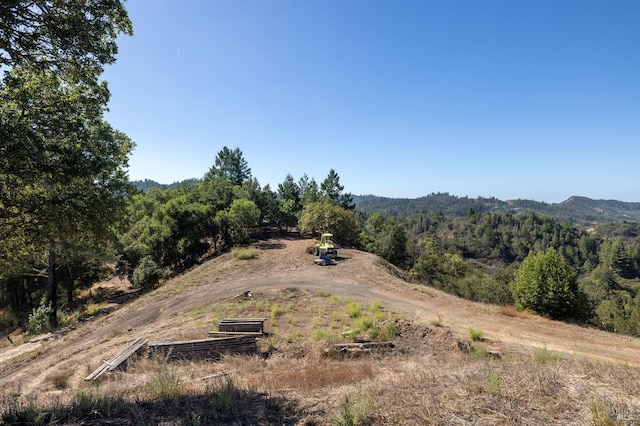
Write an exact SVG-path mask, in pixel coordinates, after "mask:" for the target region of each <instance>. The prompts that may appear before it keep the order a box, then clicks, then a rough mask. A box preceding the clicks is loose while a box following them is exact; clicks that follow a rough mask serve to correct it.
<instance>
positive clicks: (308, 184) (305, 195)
mask: <svg viewBox="0 0 640 426" xmlns="http://www.w3.org/2000/svg"><path fill="white" fill-rule="evenodd" d="M298 187H299V188H300V203H301V204H302V206H306V205H307V204H310V203H315V202H318V201H320V188H319V187H318V183H317V182H316V180H315V179H314V178H311V179H309V176H307V175H306V174H304V175H302V177H301V178H300V180H298Z"/></svg>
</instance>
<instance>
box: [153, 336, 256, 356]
mask: <svg viewBox="0 0 640 426" xmlns="http://www.w3.org/2000/svg"><path fill="white" fill-rule="evenodd" d="M147 348H148V351H149V355H151V356H153V355H162V356H165V357H167V359H169V360H199V359H219V358H220V355H221V354H223V353H233V354H247V353H255V352H256V351H257V350H258V345H257V343H256V337H255V336H244V335H243V336H232V337H221V338H216V339H204V340H190V341H185V342H158V343H149V344H147Z"/></svg>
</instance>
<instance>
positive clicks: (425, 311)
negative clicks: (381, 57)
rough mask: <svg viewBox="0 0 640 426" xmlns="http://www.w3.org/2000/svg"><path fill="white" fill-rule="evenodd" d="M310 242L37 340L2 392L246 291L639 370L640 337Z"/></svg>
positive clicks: (274, 244)
mask: <svg viewBox="0 0 640 426" xmlns="http://www.w3.org/2000/svg"><path fill="white" fill-rule="evenodd" d="M310 244H311V241H310V240H305V239H295V238H286V237H282V238H273V239H270V240H268V241H264V242H262V243H260V244H258V248H259V249H260V252H259V256H258V257H257V258H256V259H252V260H248V261H241V260H237V259H235V258H234V257H233V256H232V255H231V254H226V255H223V256H221V257H219V258H216V259H213V260H211V261H209V262H206V263H205V264H203V265H201V266H199V267H197V268H194V269H192V270H191V271H189V272H187V273H185V274H184V275H182V276H180V277H178V278H176V279H173V280H171V281H170V282H168V283H166V284H165V285H163V286H162V287H161V288H159V289H158V290H156V291H154V292H152V293H149V294H147V295H144V296H142V297H140V298H138V299H137V300H135V301H133V302H131V303H128V304H126V305H123V306H122V307H121V308H120V309H118V310H116V311H114V312H112V313H110V314H108V315H105V316H103V317H101V318H98V319H95V320H92V321H88V322H86V323H83V324H81V325H78V326H77V327H76V328H75V329H73V330H70V331H69V332H67V333H66V334H62V333H61V334H59V335H57V336H56V335H48V336H41V337H39V338H38V339H34V340H32V341H30V342H28V343H24V344H22V345H20V346H14V347H4V348H3V349H2V350H1V352H0V390H1V391H2V392H3V393H5V392H18V393H20V394H22V395H29V394H31V393H36V392H37V391H38V389H39V387H40V386H41V384H42V383H44V382H46V381H48V382H50V381H51V378H52V377H54V376H55V375H56V374H59V373H60V372H61V371H70V372H72V373H73V374H72V377H71V379H70V386H71V387H73V388H75V387H77V386H79V385H80V384H81V383H82V380H83V378H84V377H85V376H86V375H87V374H88V373H90V372H91V371H92V370H93V369H95V368H96V367H98V366H99V365H100V363H101V362H102V360H105V359H108V358H110V357H111V356H112V355H113V354H115V353H116V352H117V351H118V350H119V349H120V348H122V347H123V346H124V345H125V344H126V343H128V342H130V341H131V340H133V339H134V338H135V337H139V336H145V337H147V338H150V339H154V340H161V339H170V338H171V337H172V336H175V335H176V332H177V330H180V327H184V324H185V319H184V317H185V313H186V312H187V311H190V310H194V309H197V308H199V307H204V306H207V305H209V304H214V303H217V302H219V301H221V300H222V299H224V298H227V297H229V296H233V295H236V294H239V293H242V292H244V291H247V290H251V291H258V290H269V289H276V288H290V287H296V288H299V289H308V290H311V291H323V292H326V293H329V294H333V295H337V296H340V297H345V298H350V299H354V300H358V301H362V302H363V303H370V302H372V301H378V302H380V303H382V304H383V305H384V306H386V307H389V308H393V309H395V311H396V312H398V313H399V314H401V315H403V316H404V317H405V318H407V319H411V320H414V321H417V322H421V323H424V324H427V325H428V324H430V323H432V322H433V321H436V320H437V321H439V322H440V323H441V324H442V325H443V326H444V327H446V328H448V329H449V330H451V331H452V332H453V333H454V334H456V335H458V336H460V337H462V338H466V337H467V336H468V329H469V327H472V328H474V329H477V330H482V331H483V332H484V336H485V337H486V338H487V344H488V345H490V346H492V348H494V349H496V350H499V351H501V352H504V353H509V352H531V350H532V348H534V347H547V348H548V349H553V350H557V351H561V352H563V353H565V354H567V356H577V357H588V358H592V359H597V360H602V361H605V362H620V363H627V364H629V365H635V366H639V365H640V339H637V338H631V337H627V336H620V335H615V334H611V333H606V332H602V331H598V330H592V329H588V328H583V327H579V326H576V325H570V324H564V323H559V322H554V321H549V320H546V319H543V318H538V317H526V316H522V317H513V316H506V315H503V314H502V313H501V312H502V311H501V310H500V309H499V307H496V306H488V305H483V304H479V303H473V302H469V301H465V300H462V299H459V298H456V297H453V296H451V295H448V294H446V293H443V292H440V291H438V290H434V289H431V288H426V287H423V286H418V285H414V284H409V283H406V282H405V281H403V280H401V279H399V278H397V277H395V276H394V275H392V274H390V273H389V271H388V270H387V269H385V268H384V267H382V266H381V264H380V261H379V259H378V258H377V257H376V256H374V255H372V254H369V253H364V252H360V251H357V250H350V249H343V250H341V251H340V255H341V259H340V260H339V261H338V262H337V264H336V265H334V266H325V267H320V266H316V265H314V264H313V259H314V257H313V256H312V255H309V254H306V253H305V248H306V247H307V246H309V245H310Z"/></svg>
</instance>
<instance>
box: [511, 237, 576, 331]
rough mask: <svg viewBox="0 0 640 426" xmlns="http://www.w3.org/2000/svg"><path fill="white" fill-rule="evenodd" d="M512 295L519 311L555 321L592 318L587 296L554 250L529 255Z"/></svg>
mask: <svg viewBox="0 0 640 426" xmlns="http://www.w3.org/2000/svg"><path fill="white" fill-rule="evenodd" d="M511 293H512V294H513V299H514V300H515V304H516V306H517V307H518V308H519V309H523V310H530V311H533V312H536V313H538V314H540V315H544V316H548V317H550V318H553V319H567V318H575V319H582V318H585V317H586V316H588V313H587V298H586V296H585V295H584V293H582V291H580V289H579V287H578V283H577V280H576V277H575V275H574V274H573V273H572V272H571V270H570V269H569V267H568V266H567V264H566V263H565V261H564V259H563V258H562V255H560V253H558V252H557V251H556V250H554V249H553V248H550V249H548V250H546V251H543V252H540V253H538V254H535V255H534V254H529V256H527V258H526V259H525V260H524V261H523V262H522V265H520V268H519V269H518V272H517V273H516V277H515V279H514V281H513V282H512V283H511Z"/></svg>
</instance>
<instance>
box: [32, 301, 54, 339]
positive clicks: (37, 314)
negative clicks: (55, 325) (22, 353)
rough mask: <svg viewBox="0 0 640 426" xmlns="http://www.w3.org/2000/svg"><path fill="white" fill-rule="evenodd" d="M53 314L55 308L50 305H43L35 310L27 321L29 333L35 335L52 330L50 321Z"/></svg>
mask: <svg viewBox="0 0 640 426" xmlns="http://www.w3.org/2000/svg"><path fill="white" fill-rule="evenodd" d="M52 314H53V308H52V307H51V305H49V304H42V305H40V306H38V307H37V308H33V311H32V312H31V314H30V315H29V320H28V321H27V333H29V334H34V335H35V334H42V333H45V332H47V331H49V330H51V323H50V321H49V319H50V318H51V315H52Z"/></svg>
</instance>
